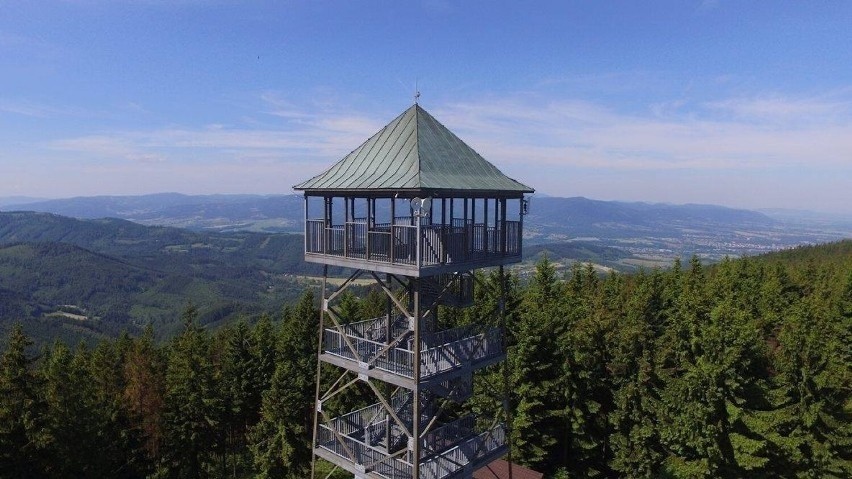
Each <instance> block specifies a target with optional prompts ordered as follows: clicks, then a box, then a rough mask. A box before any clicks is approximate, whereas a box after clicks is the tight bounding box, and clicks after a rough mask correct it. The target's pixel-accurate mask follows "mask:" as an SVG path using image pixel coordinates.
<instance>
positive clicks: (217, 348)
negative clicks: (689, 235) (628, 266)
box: [0, 241, 852, 479]
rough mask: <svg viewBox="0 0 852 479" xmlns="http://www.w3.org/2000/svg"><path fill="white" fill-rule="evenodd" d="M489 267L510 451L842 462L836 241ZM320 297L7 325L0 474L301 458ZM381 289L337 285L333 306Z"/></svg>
mask: <svg viewBox="0 0 852 479" xmlns="http://www.w3.org/2000/svg"><path fill="white" fill-rule="evenodd" d="M481 280H482V282H483V284H485V285H486V286H487V287H486V288H478V290H477V294H478V295H482V296H481V297H480V298H478V300H477V301H476V302H475V305H474V306H473V307H471V308H468V309H466V310H464V311H462V312H459V313H453V312H452V311H446V312H444V313H442V314H441V315H440V317H441V320H442V321H445V322H449V323H463V322H467V321H474V320H476V321H488V320H490V319H489V318H491V317H492V316H493V315H492V314H491V312H492V311H493V307H494V304H493V300H491V299H490V298H488V297H486V296H484V292H483V291H482V290H487V289H488V288H489V287H492V288H497V287H499V282H500V281H501V278H500V277H499V276H498V275H497V274H496V273H495V272H488V273H485V274H484V275H483V276H482V277H481ZM504 281H506V283H505V287H506V288H507V290H508V301H507V303H506V306H507V328H508V331H507V333H508V337H509V345H510V347H509V354H508V358H509V359H508V366H509V371H510V383H511V384H510V386H511V387H510V391H511V395H510V403H511V410H512V416H513V421H512V428H511V437H512V458H513V460H514V461H516V462H518V463H521V464H524V465H526V466H529V467H531V468H533V469H536V470H539V471H542V472H544V473H545V474H546V476H545V477H548V478H559V479H564V478H574V477H577V478H579V477H601V478H608V477H627V478H640V477H664V478H696V477H707V478H711V477H732V478H733V477H758V478H759V477H790V478H799V477H801V478H826V477H837V478H845V477H852V421H850V419H852V397H850V396H851V395H850V389H852V367H851V366H852V241H842V242H838V243H831V244H826V245H820V246H813V247H800V248H796V249H794V250H790V251H786V252H782V253H777V254H770V255H766V256H759V257H754V258H742V259H726V260H724V261H722V262H721V263H718V264H713V265H704V264H702V263H701V262H700V261H699V260H698V258H695V257H693V258H692V259H691V260H689V261H687V262H684V263H681V262H680V261H677V262H675V264H674V265H673V267H671V268H670V269H666V270H661V269H654V270H647V271H640V272H638V273H635V274H622V273H615V272H613V273H609V274H605V275H601V274H600V273H599V272H597V271H596V270H595V269H594V268H592V267H591V266H584V265H582V264H576V265H575V266H574V268H573V269H572V270H571V271H570V273H568V274H566V275H565V276H564V277H561V276H560V275H558V274H557V273H556V271H555V268H554V265H553V263H551V262H550V261H549V260H547V259H543V260H541V261H540V262H539V263H538V265H537V268H536V271H535V273H534V274H533V275H532V276H531V277H530V278H528V279H524V280H523V281H522V280H521V279H519V278H518V277H516V276H512V275H509V276H508V278H507V279H505V280H504ZM317 296H318V294H317V293H316V292H314V291H310V290H309V291H305V293H304V294H303V295H302V297H301V299H300V300H299V301H298V302H297V303H295V304H293V305H290V306H287V307H285V308H284V309H283V311H281V312H280V313H278V314H276V315H262V316H260V317H258V318H254V317H248V318H245V319H243V320H240V321H237V322H235V323H233V324H230V325H228V326H226V327H223V328H220V329H217V330H215V331H211V330H208V329H205V328H203V327H201V326H200V324H199V321H198V312H197V310H196V309H195V308H194V307H193V306H191V305H189V306H187V307H186V309H185V310H184V311H183V313H182V314H181V315H180V316H181V318H180V319H181V321H182V325H183V326H182V329H181V331H179V332H178V334H176V335H175V336H173V337H172V338H171V339H169V340H167V341H163V342H158V341H156V340H155V339H154V338H155V334H154V331H153V328H151V327H148V328H147V329H146V330H145V332H144V333H143V334H141V335H138V336H136V337H131V336H130V335H128V334H125V335H122V336H121V337H119V338H118V339H106V340H103V341H101V342H100V343H98V344H97V345H96V346H93V347H90V346H86V345H85V343H81V344H80V345H76V346H74V345H72V346H68V345H66V344H64V343H62V342H56V343H54V344H52V345H51V346H48V347H45V348H42V349H34V348H33V347H31V346H30V344H31V340H30V339H29V338H28V337H27V336H26V335H25V334H24V333H23V329H22V328H21V326H20V325H19V326H16V327H15V328H13V329H12V331H11V332H10V334H9V336H8V338H6V341H5V343H4V352H3V355H2V359H0V477H2V478H22V477H57V478H58V477H125V478H143V477H148V478H200V477H234V478H238V477H239V478H242V477H261V478H304V477H308V474H309V470H310V461H311V451H310V434H311V427H312V426H311V424H312V402H313V397H314V381H315V376H316V368H317V364H316V357H315V355H316V349H315V348H316V335H317V328H318V321H319V311H318V309H317V304H316V303H317V302H318V301H317ZM383 308H384V304H383V300H382V298H381V296H380V295H379V294H378V293H377V292H376V291H370V292H369V293H368V294H366V295H365V297H364V298H363V299H358V298H355V297H354V296H351V295H348V296H345V297H344V298H343V300H342V301H341V309H342V310H343V311H344V312H345V313H346V317H347V319H349V320H358V319H362V318H369V317H374V316H378V315H379V314H380V313H381V312H382V311H383V310H384V309H383ZM498 374H499V373H498V372H496V371H489V370H485V371H483V373H482V375H481V377H479V378H478V381H480V382H483V381H485V382H487V381H499V380H500V379H497V377H498V376H497V375H498ZM474 402H475V401H474ZM332 477H335V476H332ZM341 477H345V476H341Z"/></svg>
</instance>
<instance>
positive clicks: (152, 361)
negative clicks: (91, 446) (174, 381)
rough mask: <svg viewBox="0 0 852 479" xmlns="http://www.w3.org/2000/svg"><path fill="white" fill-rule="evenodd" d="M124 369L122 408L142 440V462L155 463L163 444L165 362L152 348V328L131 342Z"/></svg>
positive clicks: (149, 326) (160, 353)
mask: <svg viewBox="0 0 852 479" xmlns="http://www.w3.org/2000/svg"><path fill="white" fill-rule="evenodd" d="M123 369H124V390H123V391H122V393H121V395H122V405H123V409H124V410H125V411H127V415H128V420H129V422H130V427H131V428H132V429H133V430H134V434H135V435H136V436H137V437H139V439H140V441H142V447H143V448H144V451H145V456H146V458H147V460H146V461H145V462H146V463H152V462H156V461H157V460H159V459H160V453H161V445H162V442H163V410H164V406H165V389H166V386H165V369H166V360H165V358H164V357H163V355H162V352H161V351H160V350H159V349H158V348H157V347H156V346H155V345H154V330H153V328H152V327H151V325H148V326H146V327H145V331H144V333H143V334H142V336H141V337H139V338H137V339H136V340H135V341H133V342H132V345H131V347H130V348H129V350H128V351H127V353H126V355H125V361H124V368H123ZM146 468H147V466H146Z"/></svg>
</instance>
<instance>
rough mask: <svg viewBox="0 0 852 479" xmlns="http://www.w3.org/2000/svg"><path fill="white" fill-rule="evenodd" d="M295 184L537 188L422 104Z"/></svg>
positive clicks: (502, 190) (515, 191) (314, 187)
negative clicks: (516, 176) (512, 174)
mask: <svg viewBox="0 0 852 479" xmlns="http://www.w3.org/2000/svg"><path fill="white" fill-rule="evenodd" d="M421 127H422V128H421ZM294 188H295V189H297V190H305V191H338V190H339V191H353V192H354V191H362V192H368V191H380V190H381V191H384V190H390V191H393V190H396V191H420V192H423V193H424V194H430V193H429V192H439V191H445V192H448V191H455V192H459V193H463V194H464V192H468V193H470V192H475V191H480V192H485V191H488V192H492V193H495V194H498V193H499V194H507V195H512V196H514V195H523V194H525V193H532V192H533V191H534V190H533V189H532V188H530V187H528V186H526V185H524V184H522V183H520V182H518V181H516V180H514V179H512V178H509V177H508V176H506V175H505V174H503V173H502V172H501V171H500V170H499V169H498V168H497V167H496V166H495V165H493V164H491V163H490V162H489V161H488V160H486V159H485V158H483V157H482V155H480V154H479V153H478V152H477V151H476V150H474V149H473V148H472V147H471V146H470V145H468V144H467V143H465V142H464V141H463V140H462V139H461V138H459V137H458V136H457V135H456V134H455V133H453V132H452V131H450V129H449V128H447V127H446V126H445V125H444V124H442V123H441V122H439V121H438V120H437V119H436V118H435V117H433V116H432V115H431V114H430V113H429V112H428V111H426V109H424V108H423V107H421V106H420V104H419V103H416V102H415V103H414V105H411V106H410V107H409V108H407V109H406V110H405V111H404V112H402V113H401V114H400V115H398V116H397V117H396V118H394V119H393V120H392V121H391V122H390V123H388V124H387V125H385V126H384V127H383V128H382V129H381V130H379V131H378V132H377V133H376V134H374V135H372V136H371V137H370V138H368V139H367V140H366V141H365V142H364V143H362V144H361V145H360V146H359V147H358V148H355V149H354V150H352V152H350V153H349V154H348V155H346V156H345V157H344V158H343V159H341V160H339V161H338V162H337V163H335V164H334V165H333V166H331V167H330V168H328V169H326V170H325V171H324V172H323V173H320V174H319V175H316V176H314V177H312V178H310V179H309V180H307V181H304V182H302V183H300V184H297V185H295V186H294Z"/></svg>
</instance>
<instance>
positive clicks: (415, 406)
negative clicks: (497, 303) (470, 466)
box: [409, 222, 422, 479]
mask: <svg viewBox="0 0 852 479" xmlns="http://www.w3.org/2000/svg"><path fill="white" fill-rule="evenodd" d="M419 224H420V223H419V222H418V225H419ZM417 229H418V231H420V228H419V226H418V228H417ZM409 281H410V282H411V286H412V292H413V294H412V302H413V304H414V347H413V348H412V349H413V350H414V390H413V391H411V393H412V394H413V397H412V399H413V402H412V421H411V435H412V440H413V441H414V444H412V453H413V455H414V459H413V460H412V463H413V464H414V474H413V476H412V479H420V478H421V475H420V414H421V411H420V409H421V406H422V405H421V404H420V319H421V317H420V315H421V308H420V278H410V279H409Z"/></svg>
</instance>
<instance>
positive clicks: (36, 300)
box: [0, 212, 318, 337]
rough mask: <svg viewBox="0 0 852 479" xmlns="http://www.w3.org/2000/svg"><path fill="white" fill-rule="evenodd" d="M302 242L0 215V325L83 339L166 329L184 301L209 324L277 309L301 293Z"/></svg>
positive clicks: (311, 270)
mask: <svg viewBox="0 0 852 479" xmlns="http://www.w3.org/2000/svg"><path fill="white" fill-rule="evenodd" d="M302 245H303V239H302V237H301V236H298V235H289V234H274V235H269V234H257V233H249V232H244V233H235V234H218V233H198V232H192V231H187V230H181V229H177V228H166V227H147V226H143V225H139V224H136V223H132V222H129V221H125V220H117V219H105V220H76V219H72V218H65V217H61V216H57V215H52V214H45V213H21V212H17V213H0V297H2V298H3V300H4V301H3V307H2V308H0V328H2V327H4V326H8V324H9V323H10V322H11V321H14V320H20V319H23V320H27V321H28V326H29V328H36V327H39V328H41V329H42V330H49V331H50V332H51V334H50V335H51V336H56V335H57V334H59V336H63V337H69V335H70V336H71V337H79V336H80V335H82V336H83V337H88V336H92V335H100V334H105V335H113V336H114V335H115V334H117V333H118V332H120V331H122V330H124V329H129V330H131V331H133V330H134V329H137V328H139V327H141V326H143V325H144V324H147V323H154V324H157V325H159V327H158V333H160V334H164V335H167V334H169V333H170V331H171V330H172V328H173V326H174V325H175V323H176V321H177V319H178V316H179V314H180V311H181V310H182V309H183V308H184V307H185V306H186V304H187V303H189V302H191V303H193V304H195V305H196V306H198V308H199V310H200V312H201V315H202V318H201V319H202V321H203V322H208V323H209V322H217V321H223V320H226V319H227V318H229V317H232V316H234V315H236V314H241V313H246V312H256V311H259V310H276V309H278V308H280V307H281V305H282V304H284V303H285V302H288V301H290V300H292V299H293V298H295V297H296V296H298V295H299V294H300V293H301V291H302V290H303V288H304V284H302V283H301V282H299V281H297V280H296V279H295V278H294V277H293V275H294V274H315V273H316V272H317V271H318V268H317V267H315V266H313V265H308V264H306V263H304V262H303V261H302V256H301V255H302ZM63 308H64V309H63ZM65 310H73V311H72V312H71V313H70V314H59V313H63V312H68V311H65ZM39 325H40V326H39ZM29 328H28V329H29ZM56 328H59V329H60V330H62V331H59V332H58V333H57V331H56ZM69 331H70V332H69ZM42 332H44V331H42ZM33 333H34V336H40V335H41V333H38V332H33Z"/></svg>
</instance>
